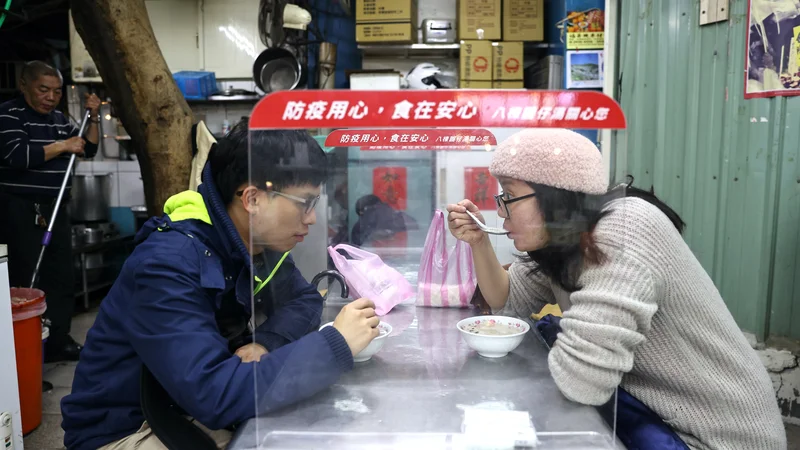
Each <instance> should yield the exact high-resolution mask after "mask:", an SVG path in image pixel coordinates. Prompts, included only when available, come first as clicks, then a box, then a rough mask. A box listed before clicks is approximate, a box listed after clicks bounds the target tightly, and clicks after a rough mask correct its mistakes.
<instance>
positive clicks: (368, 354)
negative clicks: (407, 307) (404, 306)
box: [319, 322, 392, 362]
mask: <svg viewBox="0 0 800 450" xmlns="http://www.w3.org/2000/svg"><path fill="white" fill-rule="evenodd" d="M330 326H333V322H328V323H326V324H325V325H323V326H321V327H319V329H320V330H321V329H323V328H325V327H330ZM390 334H392V326H391V325H389V324H388V323H385V322H381V323H379V324H378V336H377V337H375V339H373V340H372V342H370V343H369V345H367V346H366V347H365V348H364V350H361V351H360V352H358V354H357V355H355V356H353V361H354V362H365V361H369V360H370V358H372V357H373V356H374V355H375V353H378V352H379V351H380V349H381V348H383V344H384V343H385V342H386V337H387V336H389V335H390Z"/></svg>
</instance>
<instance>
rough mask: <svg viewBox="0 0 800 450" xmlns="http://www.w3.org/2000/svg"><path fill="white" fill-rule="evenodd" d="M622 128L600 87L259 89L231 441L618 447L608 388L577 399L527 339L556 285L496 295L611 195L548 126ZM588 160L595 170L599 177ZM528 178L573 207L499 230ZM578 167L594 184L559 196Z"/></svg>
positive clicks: (527, 198) (618, 192) (533, 198)
mask: <svg viewBox="0 0 800 450" xmlns="http://www.w3.org/2000/svg"><path fill="white" fill-rule="evenodd" d="M624 128H625V118H624V116H623V113H622V111H621V109H620V108H619V106H618V105H617V104H616V102H614V101H613V100H612V99H610V98H608V97H606V96H604V95H602V94H600V93H596V92H567V91H503V90H485V91H482V90H475V91H469V90H452V91H450V90H435V91H392V92H372V91H287V92H279V93H276V94H272V95H270V96H267V97H265V98H264V99H263V100H262V101H261V102H260V103H259V104H258V105H257V106H256V108H255V109H254V111H253V113H252V115H251V118H250V123H249V130H248V131H247V132H248V133H249V145H250V156H249V158H250V183H249V184H248V185H246V186H242V187H241V188H240V190H239V192H237V193H236V195H237V196H239V197H240V198H241V204H242V207H243V210H245V211H247V213H248V216H247V217H248V218H249V219H248V220H249V221H250V240H249V242H247V244H246V245H247V247H248V251H249V253H250V257H251V263H252V266H251V267H252V268H253V272H254V274H253V275H254V276H253V283H252V286H251V291H252V292H253V295H252V299H251V302H250V305H249V308H250V310H251V311H252V316H253V320H252V321H251V323H250V324H249V330H250V332H251V333H252V345H253V346H254V347H255V348H258V347H260V348H263V349H265V350H266V351H268V353H266V354H264V355H263V356H261V359H260V361H258V362H252V363H247V362H243V364H251V365H252V370H253V376H252V381H253V395H254V399H253V406H254V408H255V410H254V416H255V418H254V419H252V420H250V421H248V422H246V423H244V424H242V425H241V426H240V427H239V428H238V429H237V431H236V434H235V436H234V439H233V441H232V442H231V444H230V447H229V448H233V449H261V448H269V449H310V448H327V449H360V448H364V449H366V448H370V449H378V448H387V449H388V448H425V449H461V448H463V449H468V448H470V449H471V448H515V446H516V447H536V448H542V449H550V448H552V449H555V448H558V449H589V448H598V449H606V448H608V449H611V448H624V447H623V446H621V445H620V444H619V443H618V442H616V439H615V437H614V435H615V433H614V426H615V423H614V421H615V419H616V392H612V391H611V390H607V391H606V392H604V393H603V394H601V396H602V397H604V398H602V402H601V403H603V404H602V406H598V407H594V406H587V405H586V404H581V402H577V401H571V400H569V399H568V395H565V394H571V393H574V392H575V391H570V390H569V388H566V389H567V391H564V389H565V387H564V386H568V385H569V383H570V382H571V381H562V383H556V381H555V380H554V376H553V375H552V374H551V369H552V368H551V367H550V366H551V365H552V364H554V363H553V361H552V358H551V361H548V354H549V352H551V351H552V350H551V346H552V345H554V343H553V337H554V336H555V335H551V336H550V337H549V338H548V333H546V332H543V331H542V328H540V326H541V325H542V323H543V322H542V320H543V316H544V317H545V318H546V317H548V316H546V315H545V314H543V313H542V311H540V309H541V308H539V306H542V305H544V304H548V303H557V304H558V305H559V307H560V310H567V309H568V308H569V295H568V292H567V294H566V295H559V289H554V290H553V292H555V296H553V294H552V293H550V294H547V295H544V294H542V298H536V299H534V300H536V301H533V300H531V299H523V300H519V301H520V302H522V303H518V306H517V307H510V306H509V305H508V304H506V305H505V306H502V305H501V304H502V303H506V302H505V301H500V302H499V303H498V295H497V294H496V292H501V293H502V292H505V295H506V297H509V296H513V295H518V294H515V292H516V291H515V289H516V288H515V286H517V284H515V283H526V282H527V281H524V280H525V279H526V277H527V276H528V275H527V272H524V271H522V269H514V267H516V266H513V265H512V266H511V268H510V269H509V267H508V265H509V264H512V263H513V264H528V266H526V267H532V266H530V265H531V264H534V265H535V262H536V261H537V260H536V258H535V255H534V256H531V253H529V252H531V251H533V250H534V247H531V246H532V245H534V244H531V242H533V241H531V239H533V238H532V237H531V236H540V237H541V242H540V243H539V244H536V245H535V248H536V249H545V250H546V251H547V252H549V253H548V258H554V259H556V260H559V261H561V260H563V261H567V263H565V264H571V262H570V261H573V260H572V259H570V258H572V256H573V254H572V253H570V252H574V251H575V249H583V248H584V247H583V241H581V239H582V238H581V236H586V234H587V233H590V232H591V228H592V226H593V223H592V221H593V220H595V223H596V218H594V219H593V218H591V217H590V214H588V213H585V214H584V212H585V210H587V208H590V206H585V204H589V203H590V200H591V201H595V202H596V201H600V200H602V202H603V205H607V204H609V202H614V201H615V199H616V197H624V196H625V185H624V184H623V185H618V184H617V183H619V182H620V181H622V180H609V179H608V175H607V174H608V173H609V170H608V167H607V164H603V163H602V160H603V158H602V155H600V150H599V149H597V148H596V147H595V150H596V155H594V154H592V152H591V151H589V150H587V149H586V147H585V144H586V143H588V142H590V141H588V140H585V142H581V143H580V145H584V147H582V148H581V149H576V148H573V147H572V146H571V144H569V143H567V141H563V140H561V141H560V140H559V139H561V138H560V137H559V136H562V137H563V136H568V135H566V134H563V133H569V132H566V131H563V130H570V129H614V130H617V131H616V133H617V137H618V139H624ZM320 129H324V130H333V131H331V132H330V133H329V134H328V135H327V136H325V139H324V145H323V146H320V145H319V144H318V143H317V141H315V140H314V138H313V137H311V134H309V132H308V130H320ZM530 130H551V131H552V130H556V131H557V132H556V133H555V134H553V135H552V136H555V137H552V136H551V135H549V134H547V135H545V134H535V133H528V132H529V131H530ZM562 132H563V133H562ZM559 133H562V134H559ZM551 137H552V139H551ZM568 137H569V136H568ZM570 139H571V137H570ZM583 139H585V138H583ZM570 142H571V141H570ZM562 143H563V145H562ZM591 144H592V145H595V144H596V143H591ZM542 146H544V147H542ZM534 147H535V148H534ZM322 148H325V150H322ZM622 148H624V147H622ZM532 149H534V150H532ZM580 151H583V152H584V154H580V155H579V154H578V153H580ZM587 152H588V153H587ZM517 153H519V155H518V154H517ZM573 153H574V154H573ZM576 155H577V156H576ZM622 156H624V155H619V154H617V155H615V159H616V160H617V161H619V160H620V157H622ZM587 158H588V159H587ZM586 161H591V164H595V165H596V164H597V162H598V161H601V163H600V164H601V166H602V171H603V175H602V176H604V177H605V179H602V180H601V181H600V182H599V183H602V186H599V185H598V182H597V181H596V180H597V169H596V166H592V167H589V168H587V167H588V166H586V167H584V166H585V165H586V164H588V163H587V162H586ZM545 169H546V174H545V175H541V173H544V172H542V171H544V170H545ZM593 170H594V172H592V171H593ZM587 171H588V172H587ZM590 172H591V173H590ZM531 173H534V174H540V176H544V178H543V179H542V180H545V181H547V180H550V181H547V182H546V183H544V184H548V185H549V186H550V187H553V188H556V189H555V190H558V191H559V192H561V191H580V190H583V192H580V193H578V194H574V195H573V196H572V197H569V198H577V199H580V201H581V202H584V203H585V204H584V203H581V205H577V204H576V205H577V206H576V205H567V204H566V203H565V204H564V205H561V206H557V207H551V208H550V209H547V210H546V211H545V210H542V211H540V216H537V217H538V218H537V219H533V220H532V221H530V223H523V222H520V221H522V219H519V218H518V219H517V221H516V222H514V221H513V220H511V218H513V217H514V214H515V213H516V214H524V213H523V211H525V210H526V209H525V208H528V210H530V211H536V205H539V207H540V208H541V205H542V202H544V201H545V200H544V198H545V196H552V195H556V194H553V192H555V190H554V191H553V192H550V191H545V190H544V189H545V188H539V189H536V188H535V186H540V184H541V183H542V182H543V181H541V180H539V179H536V180H537V181H539V182H540V184H536V183H533V182H531V181H530V180H532V178H529V177H528V175H529V174H531ZM575 174H578V175H577V176H578V177H581V176H584V175H585V176H586V177H589V178H591V177H594V178H593V180H595V182H594V184H593V185H591V183H590V182H586V183H589V184H586V183H584V184H579V185H575V184H574V183H573V181H574V180H573V178H575V177H576V175H575ZM582 174H583V175H582ZM587 174H588V175H587ZM548 177H549V178H548ZM570 177H572V178H570ZM515 180H516V181H515ZM564 180H567V181H564ZM570 180H572V181H570ZM522 181H525V183H524V186H523V185H522V184H514V183H517V182H522ZM584 181H585V180H584ZM570 183H573V184H570ZM589 185H591V186H589ZM518 186H522V187H518ZM525 186H528V187H525ZM573 186H579V187H580V188H574V187H573ZM586 186H589V187H588V188H585V187H586ZM598 186H599V187H598ZM584 188H585V189H584ZM515 189H516V190H517V192H513V191H514V190H515ZM525 189H531V191H530V192H528V191H525V192H521V191H522V190H525ZM601 191H602V192H601ZM545 192H550V193H549V194H545ZM559 195H560V194H559ZM570 195H572V194H570ZM537 196H538V197H537ZM547 198H548V199H552V197H547ZM565 198H566V197H565ZM465 200H466V202H465ZM548 201H549V200H548ZM526 202H528V203H529V205H528V206H525V203H526ZM448 205H450V206H449V209H450V210H452V211H453V213H452V214H450V213H449V211H448ZM453 205H455V206H453ZM601 206H602V205H600V206H598V205H593V206H591V208H595V209H596V210H597V211H600V210H601V209H602V207H601ZM618 207H622V208H624V205H623V206H618ZM466 211H469V212H470V213H472V216H474V219H473V217H472V216H470V215H469V214H466ZM518 217H521V216H518ZM587 217H588V218H587ZM478 222H480V223H478ZM509 231H510V233H509ZM456 235H459V238H460V239H457V238H456V237H455V236H456ZM618 250H619V251H624V248H622V249H618ZM492 255H494V258H495V259H494V260H490V259H491V258H489V257H490V256H492ZM481 258H483V259H481ZM531 258H533V260H531ZM559 258H560V259H559ZM576 258H578V259H577V261H579V262H580V263H581V264H587V262H586V261H587V260H588V261H591V260H592V255H590V254H589V253H586V252H584V253H582V254H580V255H578V256H577V257H576ZM479 259H481V260H480V261H478V260H479ZM486 261H489V262H486ZM532 261H533V262H532ZM498 268H500V269H499V270H502V271H503V273H505V274H506V275H505V277H506V278H503V275H499V274H498V273H497V272H496V271H497V270H498ZM507 270H511V272H506V271H507ZM493 271H494V272H493ZM298 274H299V275H298ZM487 274H489V275H487ZM543 275H546V274H543V273H541V271H539V272H536V271H532V272H531V274H530V277H533V278H536V277H541V276H543ZM298 276H299V277H301V278H298ZM492 276H496V277H499V278H492ZM479 279H481V280H484V281H485V280H502V279H505V280H511V281H505V283H506V284H505V285H504V286H505V287H503V286H502V285H503V283H501V282H498V284H497V286H500V287H499V288H496V287H495V286H494V284H492V283H486V282H485V283H483V287H484V288H485V289H484V290H486V292H485V293H484V292H482V291H483V290H481V289H480V288H481V286H480V284H479V283H478V281H479ZM536 279H539V278H536ZM301 280H305V281H301ZM519 280H523V281H519ZM307 282H308V283H307ZM309 283H311V284H309ZM490 284H492V285H491V286H490ZM553 284H557V283H556V282H553ZM509 286H510V287H509ZM503 289H505V291H503ZM537 292H538V291H537ZM560 292H561V294H564V292H563V290H561V291H560ZM490 294H491V295H490ZM526 295H527V294H526ZM537 295H539V294H535V295H533V296H534V297H535V296H537ZM492 296H494V297H492ZM362 297H364V298H369V300H370V301H371V303H365V302H364V301H359V300H358V299H359V298H362ZM484 297H485V298H484ZM562 299H564V301H562ZM540 300H541V301H540ZM509 301H510V297H509ZM373 304H374V307H373V306H372V305H373ZM523 304H524V305H536V306H537V307H536V308H535V310H532V309H531V310H528V309H525V308H523V307H520V306H519V305H523ZM492 305H494V306H492ZM556 309H558V308H556ZM373 310H374V313H373ZM560 310H559V311H558V312H556V313H555V314H554V315H553V316H550V317H559V316H560ZM373 315H376V316H377V317H372V316H373ZM554 323H557V319H556V321H555V322H554ZM370 333H372V334H374V337H373V335H372V334H370ZM365 334H370V335H369V336H368V337H365ZM605 351H606V350H605V349H604V348H602V343H597V353H596V354H591V355H588V356H587V354H586V353H585V349H584V353H582V354H577V353H576V355H577V356H576V357H577V358H584V359H592V360H602V359H603V358H605V357H606V356H607V355H606V354H605V353H604V352H605ZM561 376H564V375H563V373H562V374H561ZM571 376H572V377H573V378H574V379H575V380H577V381H575V382H576V383H584V384H586V383H589V384H591V382H590V381H587V380H579V379H580V378H581V374H572V375H571ZM612 390H613V389H612ZM562 391H564V393H562ZM595 402H596V400H595ZM583 403H586V402H583Z"/></svg>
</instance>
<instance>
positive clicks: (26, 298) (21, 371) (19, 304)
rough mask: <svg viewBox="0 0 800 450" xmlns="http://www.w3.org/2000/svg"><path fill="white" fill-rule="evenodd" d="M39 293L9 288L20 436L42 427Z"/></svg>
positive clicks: (41, 310) (41, 295)
mask: <svg viewBox="0 0 800 450" xmlns="http://www.w3.org/2000/svg"><path fill="white" fill-rule="evenodd" d="M44 297H45V296H44V292H42V291H40V290H39V289H27V288H11V315H12V317H13V319H14V350H15V351H16V353H17V383H18V384H19V403H20V409H21V410H22V411H21V412H22V434H23V435H25V434H28V433H30V432H31V431H33V430H35V429H36V428H37V427H38V426H39V425H40V424H41V423H42V319H41V316H42V314H44V311H45V310H46V309H47V304H46V303H45V299H44Z"/></svg>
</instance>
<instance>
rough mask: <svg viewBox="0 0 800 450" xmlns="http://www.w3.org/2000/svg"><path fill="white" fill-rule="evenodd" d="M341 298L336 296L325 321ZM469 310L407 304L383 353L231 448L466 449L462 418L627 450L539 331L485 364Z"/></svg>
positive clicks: (563, 442) (550, 442) (251, 426)
mask: <svg viewBox="0 0 800 450" xmlns="http://www.w3.org/2000/svg"><path fill="white" fill-rule="evenodd" d="M344 304H345V301H343V300H342V299H333V298H329V299H328V300H327V303H326V307H325V310H324V313H323V323H326V322H329V321H332V320H333V319H334V317H335V316H336V314H337V313H338V311H339V310H340V309H341V307H342V306H343V305H344ZM473 315H477V312H476V311H475V310H471V309H440V308H422V307H420V308H417V307H415V306H414V305H413V304H401V305H398V306H396V307H395V309H394V310H392V312H390V313H389V314H388V315H386V316H384V317H383V318H382V320H383V321H384V322H387V323H389V324H390V325H392V328H393V331H392V333H391V334H390V335H389V336H388V337H387V339H386V343H385V344H384V346H383V348H382V349H381V350H380V351H379V352H378V353H377V354H376V355H375V356H373V358H372V359H371V360H369V361H367V362H363V363H356V365H355V368H354V369H353V370H352V371H351V372H349V373H346V374H344V375H343V376H342V377H341V378H340V379H339V381H338V382H337V383H336V384H335V385H333V386H331V387H330V388H329V389H327V390H325V391H323V392H321V393H320V394H318V395H316V396H314V397H312V398H310V399H308V400H306V401H303V402H301V403H298V404H296V405H294V406H290V407H288V408H285V409H283V410H281V411H278V412H276V413H272V414H269V415H266V416H263V417H257V418H255V419H251V420H249V421H248V422H246V423H245V424H243V426H241V427H239V429H238V430H237V432H236V434H235V436H234V439H233V441H232V442H231V444H230V445H229V447H228V448H229V449H234V450H237V449H238V450H244V449H256V448H270V449H272V448H282V449H301V448H303V449H307V448H326V449H336V448H342V449H345V448H347V449H355V448H362V447H363V448H370V449H375V448H412V447H413V448H426V449H427V448H460V447H457V446H456V447H454V446H453V442H454V441H453V438H454V435H459V436H460V433H461V424H462V420H463V416H464V414H463V410H464V409H465V408H469V407H476V408H483V409H502V410H518V411H527V412H528V413H530V416H531V420H532V422H533V425H534V427H535V428H536V431H537V436H538V438H539V440H540V442H542V443H543V444H544V445H540V446H539V447H537V448H559V449H564V448H567V449H573V448H574V449H589V448H624V447H623V446H622V445H621V444H618V443H612V439H611V438H612V431H611V429H610V428H609V427H608V426H607V425H606V424H605V422H604V421H603V420H602V418H601V417H600V415H599V414H598V413H597V411H596V410H595V409H594V408H592V407H588V406H583V405H579V404H577V403H573V402H570V401H568V400H567V399H566V398H565V397H564V396H563V395H562V394H561V393H560V392H559V390H558V388H557V387H556V385H555V383H554V382H553V380H552V378H551V376H550V372H549V369H548V367H547V347H546V345H545V344H544V342H543V341H542V340H541V338H540V337H539V335H538V334H537V333H536V331H535V330H532V331H530V332H529V333H528V334H527V335H526V337H525V339H524V340H523V342H522V344H520V346H519V347H517V348H516V349H515V350H514V351H513V352H512V353H510V354H508V355H507V356H505V357H503V358H498V359H489V358H484V357H482V356H479V355H478V354H477V353H476V352H475V351H473V350H472V349H471V348H469V347H468V346H467V344H466V343H465V342H464V341H463V339H462V338H461V336H460V333H459V331H458V330H457V329H456V326H455V324H456V323H457V322H458V321H459V320H461V319H464V318H467V317H470V316H473Z"/></svg>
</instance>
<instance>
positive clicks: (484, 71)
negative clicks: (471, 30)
mask: <svg viewBox="0 0 800 450" xmlns="http://www.w3.org/2000/svg"><path fill="white" fill-rule="evenodd" d="M459 63H460V64H459V68H458V74H459V77H460V78H461V82H460V83H459V87H461V88H464V89H486V88H491V87H492V43H491V42H490V41H461V49H460V57H459ZM476 83H481V84H476Z"/></svg>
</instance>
